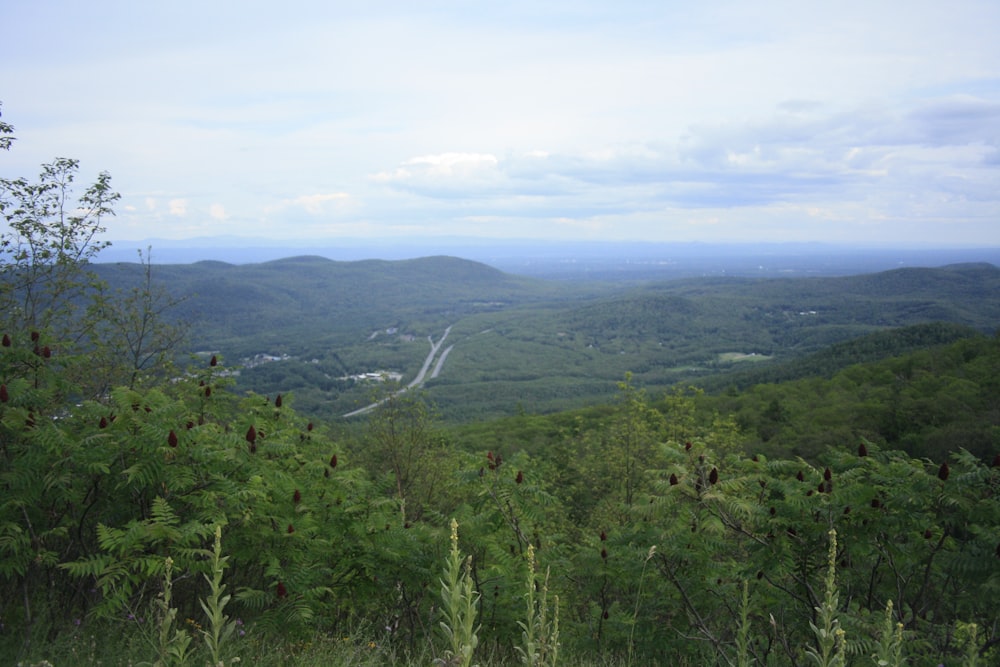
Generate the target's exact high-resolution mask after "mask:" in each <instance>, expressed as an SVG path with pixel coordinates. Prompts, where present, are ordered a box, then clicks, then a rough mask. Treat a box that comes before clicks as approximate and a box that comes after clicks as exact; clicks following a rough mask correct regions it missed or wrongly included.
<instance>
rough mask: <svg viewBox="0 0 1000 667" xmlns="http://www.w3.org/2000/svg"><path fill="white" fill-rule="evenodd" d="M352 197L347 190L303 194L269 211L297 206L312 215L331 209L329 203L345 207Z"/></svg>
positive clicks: (284, 201)
mask: <svg viewBox="0 0 1000 667" xmlns="http://www.w3.org/2000/svg"><path fill="white" fill-rule="evenodd" d="M351 201H352V199H351V196H350V195H349V194H347V193H346V192H327V193H321V194H312V195H301V196H299V197H295V198H294V199H285V200H282V202H281V204H279V205H278V206H273V207H269V208H268V209H267V211H268V213H275V212H279V211H281V210H284V209H289V208H296V209H300V210H303V211H305V212H306V213H309V214H310V215H320V214H322V213H328V212H329V211H330V206H329V204H333V205H334V208H335V209H337V208H343V207H345V206H346V205H347V204H349V203H351Z"/></svg>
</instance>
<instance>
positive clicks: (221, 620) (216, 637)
mask: <svg viewBox="0 0 1000 667" xmlns="http://www.w3.org/2000/svg"><path fill="white" fill-rule="evenodd" d="M296 493H298V491H296ZM227 560H229V556H223V555H222V526H220V525H216V526H215V542H214V544H213V546H212V554H211V565H212V576H209V575H207V574H206V575H204V576H205V580H206V581H207V582H208V586H209V594H208V597H207V598H204V599H202V600H199V602H200V603H201V608H202V610H203V611H204V612H205V616H206V617H207V618H208V628H207V629H203V630H200V632H201V636H202V639H203V640H204V642H205V647H206V648H207V649H208V653H209V655H210V656H211V660H212V661H211V663H210V664H211V667H225V662H223V660H222V659H221V658H220V657H219V656H220V654H221V652H222V647H223V645H224V644H225V643H226V642H227V641H228V640H229V638H230V637H232V635H233V633H234V632H235V631H236V625H237V623H236V621H235V620H230V619H229V617H228V616H226V614H225V612H224V610H225V608H226V605H227V604H228V603H229V599H230V597H231V596H229V595H223V594H222V593H223V591H225V589H226V585H225V584H223V583H222V575H223V573H224V572H225V571H226V561H227ZM237 661H238V659H234V660H233V662H237Z"/></svg>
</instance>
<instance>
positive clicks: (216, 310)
mask: <svg viewBox="0 0 1000 667" xmlns="http://www.w3.org/2000/svg"><path fill="white" fill-rule="evenodd" d="M94 268H95V269H97V270H98V271H99V272H100V274H101V275H102V276H103V277H105V278H107V279H108V280H110V281H111V283H112V284H114V285H121V286H126V285H135V284H136V282H137V281H139V280H140V279H141V278H142V276H143V270H142V267H141V266H140V265H129V264H115V265H95V267H94ZM154 281H156V284H157V285H158V286H160V287H161V288H162V289H164V290H166V291H167V292H168V293H169V294H170V295H171V296H172V297H173V298H174V299H175V300H179V301H182V303H181V306H180V308H178V309H177V310H176V313H177V314H178V315H182V316H183V317H184V318H185V319H187V320H188V321H190V322H192V323H193V326H192V328H191V338H192V340H191V343H192V346H193V347H194V349H199V350H212V351H216V352H218V353H220V354H221V356H222V357H224V358H225V359H226V360H227V362H228V363H229V364H231V365H240V364H241V362H242V360H243V359H246V358H250V357H253V356H254V355H257V354H268V355H274V356H281V355H288V357H289V359H288V360H287V361H286V362H285V363H282V364H268V365H259V366H256V367H254V368H247V369H246V370H245V372H244V373H242V374H241V376H240V378H239V380H238V382H239V384H240V386H241V387H242V388H244V389H252V390H255V391H258V392H259V393H272V394H273V393H278V392H284V393H287V392H289V391H293V390H294V391H296V393H297V394H298V396H299V401H300V405H301V406H303V407H306V408H307V409H309V410H310V411H311V412H313V413H314V414H317V415H324V416H327V417H332V416H334V415H341V414H345V413H347V412H349V411H351V410H354V409H355V408H357V407H359V406H360V405H363V404H364V402H365V401H367V399H368V394H369V391H370V388H369V387H366V386H364V385H359V383H357V382H355V381H353V380H350V379H349V378H350V376H352V375H358V374H363V373H367V372H372V371H377V370H391V371H394V372H398V373H401V374H402V375H403V377H404V381H409V380H410V379H411V378H413V377H415V375H416V374H417V371H418V370H419V368H420V367H421V364H422V363H423V361H424V359H425V357H426V354H427V351H428V348H427V338H428V337H432V338H435V339H436V338H438V337H440V335H441V333H442V332H443V331H444V329H445V328H447V327H452V330H451V334H450V339H449V344H450V345H451V344H453V345H454V349H453V350H452V352H451V353H450V354H449V355H448V361H447V364H446V365H445V366H444V368H443V371H442V373H441V374H440V375H439V377H437V378H436V379H434V380H433V381H431V382H429V383H428V386H427V390H428V392H429V394H430V396H431V398H432V399H433V400H434V402H435V403H436V404H437V405H438V407H439V409H440V410H441V412H442V414H444V415H445V416H447V417H448V418H449V419H465V420H470V419H479V418H484V417H492V416H496V415H499V414H513V413H514V412H516V410H517V409H519V406H520V408H523V409H528V410H531V411H538V412H551V411H553V410H560V409H568V408H572V407H578V406H580V405H584V404H587V403H599V402H603V401H606V400H608V398H609V397H610V394H611V392H610V391H609V389H608V388H609V387H611V386H613V385H614V382H615V381H617V380H618V379H620V378H621V377H622V376H623V374H624V373H625V372H632V373H633V374H634V376H635V377H636V379H637V381H639V382H641V383H642V384H643V385H644V386H648V387H662V388H666V387H669V386H670V385H672V384H675V383H678V382H698V383H702V382H704V383H706V385H708V384H710V383H713V382H716V383H717V382H726V383H730V384H733V383H738V384H739V385H740V386H746V384H747V382H748V381H754V379H755V378H757V379H756V381H761V380H765V379H767V376H766V375H759V376H757V375H751V376H750V378H749V380H748V379H746V378H741V376H740V374H742V373H744V372H745V371H744V370H743V369H747V368H748V367H753V368H754V369H759V370H760V372H762V373H764V372H774V373H779V374H778V375H777V376H776V377H787V375H786V376H782V375H780V372H781V371H780V370H779V371H771V370H770V369H771V368H772V366H773V365H774V364H780V363H781V362H787V361H790V360H793V359H798V358H801V357H803V356H806V355H810V354H814V353H819V352H820V351H822V350H825V349H826V348H828V347H829V346H831V345H836V344H839V343H845V342H846V341H850V340H852V339H854V338H857V337H861V336H865V335H869V334H877V333H878V332H884V331H887V330H890V329H894V328H899V327H907V326H913V325H918V324H931V323H942V322H947V323H951V324H956V325H961V326H965V327H970V328H974V329H977V330H979V331H982V332H990V331H992V330H994V329H995V328H996V326H997V322H1000V300H998V298H997V295H998V294H1000V270H998V269H997V268H996V267H993V266H990V265H975V264H970V265H955V266H948V267H942V268H937V269H899V270H895V271H888V272H883V273H879V274H872V275H866V276H853V277H846V278H787V279H766V280H764V279H736V278H732V279H720V278H707V279H701V280H692V279H688V280H679V281H670V282H663V283H656V284H652V285H648V286H645V287H629V288H623V287H622V286H620V285H619V286H600V285H594V284H586V285H584V284H572V283H554V282H545V281H539V280H529V279H523V278H517V277H514V276H510V275H507V274H503V273H501V272H499V271H496V270H495V269H490V268H488V267H486V266H484V265H482V264H477V263H475V262H468V261H465V260H458V259H455V258H447V257H433V258H425V259H422V260H409V261H401V262H400V261H395V262H384V261H363V262H333V261H331V260H324V259H320V258H315V257H306V258H291V259H287V260H281V261H276V262H268V263H264V264H253V265H239V266H234V265H228V264H222V263H218V262H214V263H212V262H210V263H204V262H203V263H198V264H194V265H185V266H176V265H174V266H170V265H166V266H156V268H155V272H154ZM865 358H870V356H869V357H865ZM845 361H849V358H848V359H845ZM827 362H828V365H827V368H826V369H825V370H822V371H821V372H831V371H832V370H836V367H835V363H840V362H838V361H836V360H832V359H827ZM829 362H833V364H834V365H831V363H829ZM783 368H787V366H784V367H783ZM730 371H732V372H735V373H737V375H736V376H734V377H733V379H732V380H716V379H715V377H714V376H717V375H719V374H724V373H728V372H730Z"/></svg>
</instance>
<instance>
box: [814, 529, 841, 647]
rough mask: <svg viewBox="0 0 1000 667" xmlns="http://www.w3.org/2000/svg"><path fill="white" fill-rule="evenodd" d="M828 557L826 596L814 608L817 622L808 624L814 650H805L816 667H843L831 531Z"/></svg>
mask: <svg viewBox="0 0 1000 667" xmlns="http://www.w3.org/2000/svg"><path fill="white" fill-rule="evenodd" d="M829 535H830V556H829V565H828V568H827V574H826V594H825V596H824V598H823V604H821V605H820V606H819V607H816V612H817V622H818V623H819V625H816V624H815V623H812V622H810V623H809V627H811V628H812V631H813V634H815V635H816V648H815V649H812V648H810V649H807V650H806V655H808V656H809V657H810V658H811V659H812V661H813V663H815V664H816V665H817V666H818V667H844V666H845V665H846V664H847V663H846V662H845V651H844V630H843V629H842V628H841V627H840V621H839V620H837V602H838V598H839V595H838V592H837V531H836V530H831V531H830V532H829Z"/></svg>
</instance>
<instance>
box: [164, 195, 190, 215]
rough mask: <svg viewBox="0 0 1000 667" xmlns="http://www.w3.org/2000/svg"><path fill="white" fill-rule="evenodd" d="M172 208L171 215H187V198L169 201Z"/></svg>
mask: <svg viewBox="0 0 1000 667" xmlns="http://www.w3.org/2000/svg"><path fill="white" fill-rule="evenodd" d="M168 207H169V210H170V215H176V216H185V215H187V200H186V199H171V200H170V202H169V203H168Z"/></svg>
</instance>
